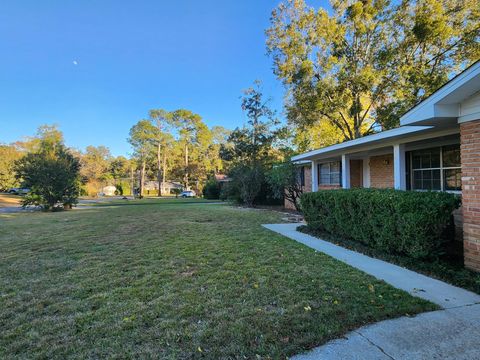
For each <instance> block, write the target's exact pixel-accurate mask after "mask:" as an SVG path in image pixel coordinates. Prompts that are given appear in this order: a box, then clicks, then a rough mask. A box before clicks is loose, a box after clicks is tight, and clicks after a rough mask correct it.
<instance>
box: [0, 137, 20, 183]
mask: <svg viewBox="0 0 480 360" xmlns="http://www.w3.org/2000/svg"><path fill="white" fill-rule="evenodd" d="M22 155H23V154H22V152H21V151H19V150H18V149H17V147H16V146H15V145H1V144H0V191H7V190H8V189H10V188H12V187H17V186H18V185H19V183H18V180H17V179H16V177H15V171H14V167H15V161H17V160H19V159H20V158H21V157H22Z"/></svg>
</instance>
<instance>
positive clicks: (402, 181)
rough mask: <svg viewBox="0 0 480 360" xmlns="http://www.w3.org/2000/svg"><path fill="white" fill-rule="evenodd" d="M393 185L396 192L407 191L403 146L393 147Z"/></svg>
mask: <svg viewBox="0 0 480 360" xmlns="http://www.w3.org/2000/svg"><path fill="white" fill-rule="evenodd" d="M393 184H394V187H395V189H397V190H406V189H407V179H406V175H405V144H396V145H393Z"/></svg>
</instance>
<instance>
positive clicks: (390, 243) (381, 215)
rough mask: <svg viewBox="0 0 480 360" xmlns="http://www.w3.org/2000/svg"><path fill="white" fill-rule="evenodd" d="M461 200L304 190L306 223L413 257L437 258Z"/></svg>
mask: <svg viewBox="0 0 480 360" xmlns="http://www.w3.org/2000/svg"><path fill="white" fill-rule="evenodd" d="M459 205H460V198H459V197H458V196H456V195H454V194H449V193H445V192H415V191H397V190H391V189H347V190H345V189H339V190H322V191H318V192H313V193H306V194H303V195H302V197H301V208H302V211H303V214H304V216H305V220H306V221H307V224H308V226H309V227H311V228H312V229H314V230H319V231H326V232H328V233H331V234H334V235H338V236H341V237H344V238H347V239H353V240H356V241H359V242H361V243H363V244H366V245H368V246H370V247H373V248H376V249H379V250H382V251H385V252H388V253H393V254H395V253H396V254H404V255H407V256H410V257H413V258H425V257H430V256H436V255H438V253H439V252H440V251H441V250H442V245H444V243H445V242H446V241H447V240H448V239H446V237H445V230H446V228H447V226H448V225H449V223H450V221H451V219H452V212H453V210H454V209H456V208H458V206H459Z"/></svg>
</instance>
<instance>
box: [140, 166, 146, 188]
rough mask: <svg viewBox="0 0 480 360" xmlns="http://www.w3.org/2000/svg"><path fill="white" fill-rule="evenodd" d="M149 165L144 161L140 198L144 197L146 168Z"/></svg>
mask: <svg viewBox="0 0 480 360" xmlns="http://www.w3.org/2000/svg"><path fill="white" fill-rule="evenodd" d="M146 167H147V164H146V162H145V160H143V161H142V170H141V171H140V196H143V188H144V186H145V168H146Z"/></svg>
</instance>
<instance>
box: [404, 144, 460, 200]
mask: <svg viewBox="0 0 480 360" xmlns="http://www.w3.org/2000/svg"><path fill="white" fill-rule="evenodd" d="M411 170H412V171H411V175H410V176H411V188H412V189H413V190H455V191H458V190H461V169H460V145H448V146H443V147H437V148H431V149H425V150H416V151H412V152H411Z"/></svg>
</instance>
